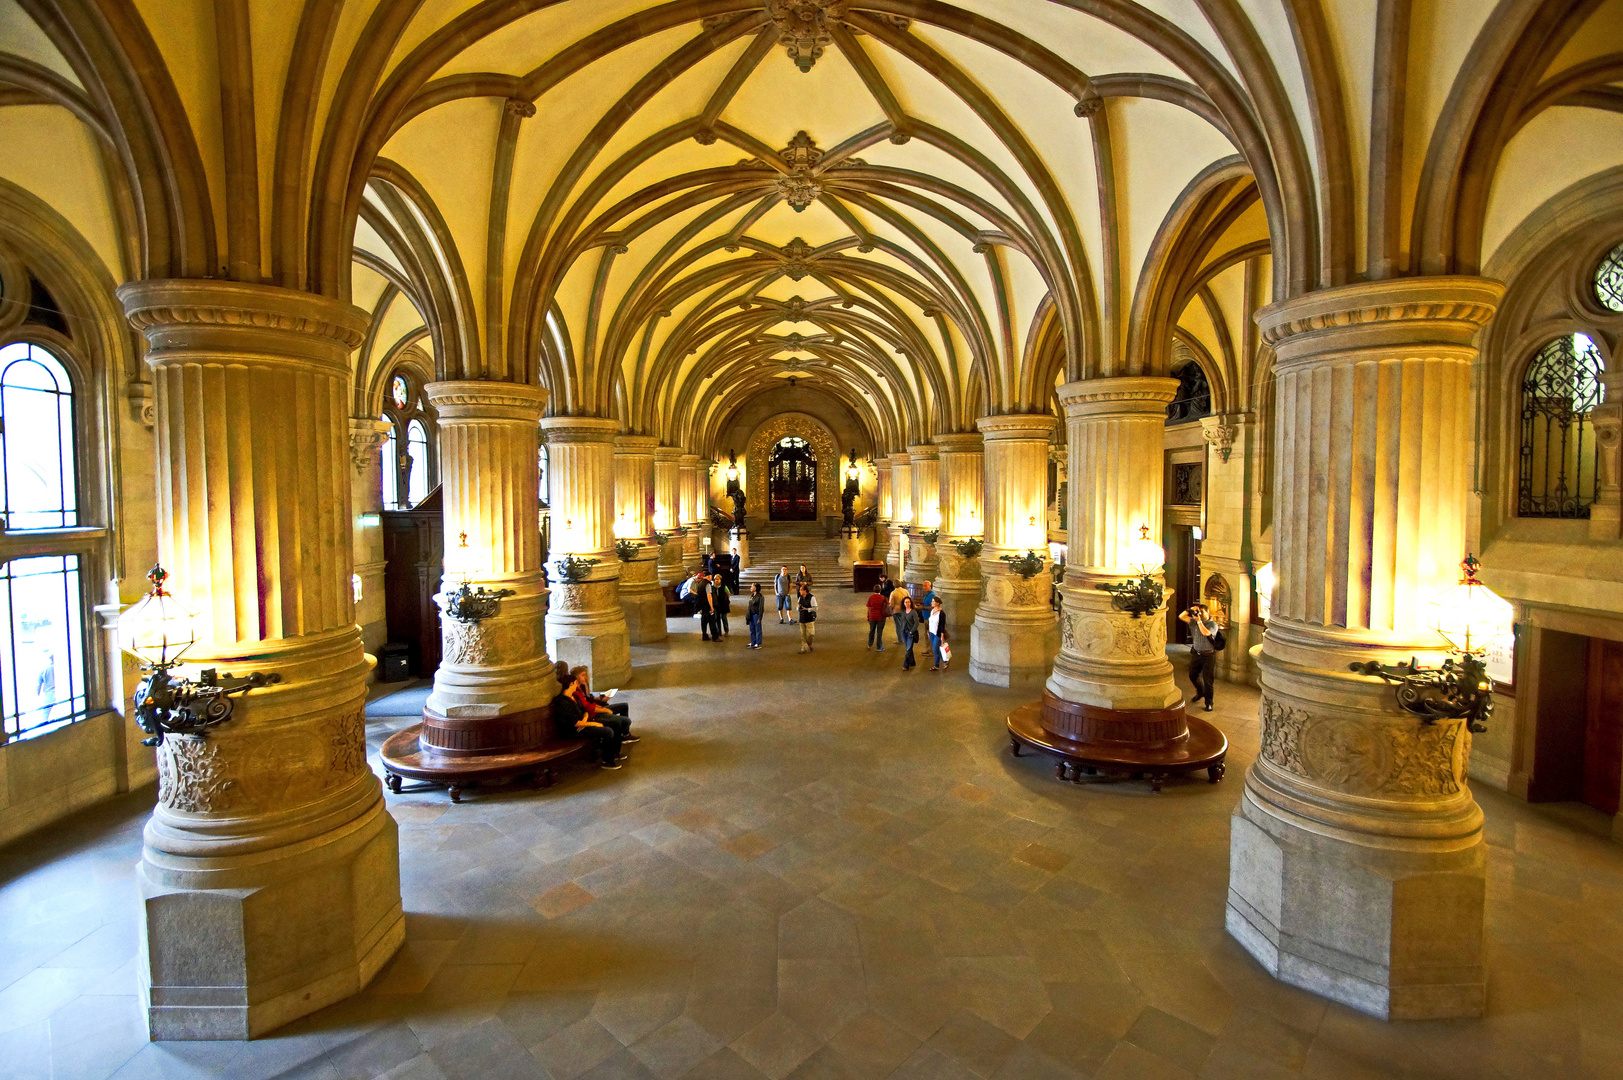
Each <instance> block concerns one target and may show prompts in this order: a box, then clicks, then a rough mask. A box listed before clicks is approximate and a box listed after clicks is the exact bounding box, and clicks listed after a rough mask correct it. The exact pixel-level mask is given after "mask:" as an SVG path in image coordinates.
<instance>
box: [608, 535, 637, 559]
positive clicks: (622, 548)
mask: <svg viewBox="0 0 1623 1080" xmlns="http://www.w3.org/2000/svg"><path fill="white" fill-rule="evenodd" d="M641 550H642V545H641V544H639V543H637V542H636V541H635V540H625V539H621V540H616V541H615V542H614V554H615V556H616V557H617V558H619V560H620V561H621V562H630V561H631V560H632V559H633V558H635V557H636V554H637V552H639V551H641Z"/></svg>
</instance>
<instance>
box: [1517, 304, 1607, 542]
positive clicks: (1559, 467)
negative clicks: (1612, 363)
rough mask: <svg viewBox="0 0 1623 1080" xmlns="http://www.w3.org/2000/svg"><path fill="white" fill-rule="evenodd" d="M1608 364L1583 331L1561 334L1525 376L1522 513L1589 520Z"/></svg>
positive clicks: (1519, 509) (1519, 510)
mask: <svg viewBox="0 0 1623 1080" xmlns="http://www.w3.org/2000/svg"><path fill="white" fill-rule="evenodd" d="M1603 373H1604V364H1603V363H1602V361H1601V356H1600V351H1599V350H1598V349H1596V348H1595V343H1594V342H1593V341H1591V340H1590V339H1589V338H1588V337H1587V336H1585V335H1584V334H1563V335H1562V336H1560V337H1558V338H1555V339H1553V340H1551V341H1549V342H1546V343H1545V344H1544V346H1543V347H1542V348H1540V349H1539V351H1538V352H1537V353H1536V354H1535V355H1534V357H1533V359H1532V360H1531V361H1530V362H1529V363H1528V365H1527V372H1526V374H1525V375H1523V377H1522V401H1521V425H1522V426H1521V472H1520V485H1519V489H1518V500H1517V513H1518V514H1519V515H1520V516H1521V517H1538V518H1587V517H1589V510H1590V507H1591V506H1592V505H1593V504H1594V502H1595V493H1596V483H1595V476H1596V473H1595V455H1596V442H1595V426H1594V418H1593V413H1594V410H1595V408H1596V407H1597V406H1599V405H1600V404H1601V403H1602V402H1603V401H1604V399H1605V389H1604V387H1603V385H1602V383H1601V375H1602V374H1603Z"/></svg>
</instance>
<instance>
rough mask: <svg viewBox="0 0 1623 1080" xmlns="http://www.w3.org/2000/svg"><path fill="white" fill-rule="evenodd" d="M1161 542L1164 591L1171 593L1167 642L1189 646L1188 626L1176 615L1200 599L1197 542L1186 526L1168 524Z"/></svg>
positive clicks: (1192, 530) (1198, 547)
mask: <svg viewBox="0 0 1623 1080" xmlns="http://www.w3.org/2000/svg"><path fill="white" fill-rule="evenodd" d="M1165 537H1166V539H1165V540H1163V541H1162V543H1163V544H1164V546H1165V548H1166V553H1167V572H1166V573H1167V577H1166V580H1167V588H1169V589H1171V590H1173V596H1172V601H1171V603H1169V604H1168V605H1167V640H1168V641H1170V642H1173V643H1174V644H1181V645H1187V644H1189V627H1187V626H1185V625H1184V623H1183V621H1182V620H1181V619H1179V618H1178V613H1179V612H1181V611H1183V610H1184V609H1185V608H1187V607H1188V606H1189V605H1190V604H1192V603H1194V602H1195V601H1196V600H1199V599H1200V541H1199V540H1196V539H1195V530H1194V529H1192V528H1191V527H1189V526H1188V525H1168V526H1167V527H1166V531H1165Z"/></svg>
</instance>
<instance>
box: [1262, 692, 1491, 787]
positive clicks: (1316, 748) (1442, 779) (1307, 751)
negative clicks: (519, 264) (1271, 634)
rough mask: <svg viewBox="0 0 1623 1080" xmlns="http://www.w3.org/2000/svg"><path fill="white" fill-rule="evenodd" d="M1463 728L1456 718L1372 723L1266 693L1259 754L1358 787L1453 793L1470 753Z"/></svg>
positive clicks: (1318, 777) (1304, 773) (1306, 774)
mask: <svg viewBox="0 0 1623 1080" xmlns="http://www.w3.org/2000/svg"><path fill="white" fill-rule="evenodd" d="M1464 731H1465V727H1464V725H1463V724H1460V723H1454V724H1436V725H1430V726H1428V725H1425V724H1421V723H1418V722H1415V723H1413V724H1410V723H1407V722H1405V723H1399V724H1386V723H1372V722H1368V721H1362V720H1356V719H1352V718H1349V717H1341V716H1328V717H1321V716H1314V715H1313V714H1311V713H1309V712H1307V711H1306V710H1304V709H1296V708H1292V707H1290V706H1287V705H1281V704H1280V703H1279V702H1277V701H1275V700H1273V699H1272V698H1268V697H1265V698H1263V701H1262V756H1263V757H1265V758H1267V759H1268V760H1269V761H1271V762H1273V763H1274V764H1275V765H1277V766H1279V767H1280V768H1281V769H1284V770H1286V771H1287V772H1291V773H1294V774H1296V775H1297V776H1300V777H1302V778H1304V779H1307V780H1316V781H1318V782H1320V783H1323V784H1328V785H1330V786H1333V787H1337V788H1340V789H1342V790H1344V791H1347V792H1349V793H1352V794H1355V795H1376V794H1382V795H1411V796H1413V795H1420V796H1434V797H1440V796H1444V795H1453V794H1456V793H1458V792H1459V790H1460V776H1461V773H1462V772H1463V770H1464V761H1463V758H1464V756H1465V754H1468V753H1469V739H1470V736H1469V735H1468V734H1466V735H1464V738H1465V739H1466V740H1467V741H1466V743H1465V744H1464V745H1463V746H1462V745H1461V744H1460V739H1461V736H1462V733H1463V732H1464ZM1459 751H1463V753H1460V752H1459ZM1456 758H1459V759H1460V760H1458V761H1456Z"/></svg>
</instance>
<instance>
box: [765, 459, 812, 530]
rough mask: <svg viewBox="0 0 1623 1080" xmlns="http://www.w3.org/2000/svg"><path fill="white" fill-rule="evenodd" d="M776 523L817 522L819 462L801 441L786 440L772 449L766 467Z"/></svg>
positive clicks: (769, 493)
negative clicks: (770, 457)
mask: <svg viewBox="0 0 1623 1080" xmlns="http://www.w3.org/2000/svg"><path fill="white" fill-rule="evenodd" d="M767 474H768V479H767V487H768V496H769V498H770V499H771V505H772V520H773V521H816V520H817V458H816V456H815V455H814V454H813V453H812V450H811V447H809V446H807V445H806V444H805V443H804V442H803V441H801V440H800V439H785V440H784V441H783V442H781V443H779V444H778V445H777V446H775V447H773V449H772V460H771V462H770V464H769V465H768V466H767Z"/></svg>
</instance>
